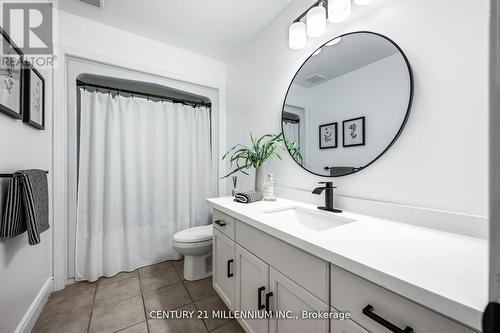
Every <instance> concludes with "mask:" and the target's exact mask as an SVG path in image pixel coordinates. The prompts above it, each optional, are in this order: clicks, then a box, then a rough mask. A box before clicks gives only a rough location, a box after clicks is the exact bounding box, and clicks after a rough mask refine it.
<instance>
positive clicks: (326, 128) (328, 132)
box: [319, 123, 338, 149]
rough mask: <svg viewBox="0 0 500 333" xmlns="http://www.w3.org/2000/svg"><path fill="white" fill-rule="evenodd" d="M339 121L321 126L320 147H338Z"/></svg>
mask: <svg viewBox="0 0 500 333" xmlns="http://www.w3.org/2000/svg"><path fill="white" fill-rule="evenodd" d="M337 147H338V143H337V123H330V124H324V125H320V126H319V149H330V148H337Z"/></svg>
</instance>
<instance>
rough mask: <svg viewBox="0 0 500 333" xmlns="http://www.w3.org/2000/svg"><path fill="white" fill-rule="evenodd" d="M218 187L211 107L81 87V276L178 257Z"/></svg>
mask: <svg viewBox="0 0 500 333" xmlns="http://www.w3.org/2000/svg"><path fill="white" fill-rule="evenodd" d="M214 192H215V191H214V186H213V182H212V181H211V147H210V113H209V110H208V109H207V108H204V107H196V108H194V107H191V106H185V105H183V104H173V103H170V102H153V101H149V100H146V99H143V98H137V97H136V98H133V97H123V96H114V97H113V96H112V95H109V94H102V93H98V92H89V91H81V124H80V149H79V177H78V207H77V233H76V275H75V276H76V279H77V280H89V281H94V280H96V279H97V278H99V277H100V276H112V275H115V274H116V273H118V272H120V271H131V270H134V269H136V268H138V267H142V266H145V265H150V264H152V263H156V262H159V261H162V260H167V259H178V254H177V252H176V251H175V250H174V249H173V248H172V237H173V234H174V233H175V232H177V231H179V230H182V229H185V228H189V227H192V226H196V225H204V224H208V223H209V210H208V207H207V205H206V203H205V199H206V198H207V197H210V196H213V195H214Z"/></svg>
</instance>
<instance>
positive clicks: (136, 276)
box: [33, 260, 244, 333]
mask: <svg viewBox="0 0 500 333" xmlns="http://www.w3.org/2000/svg"><path fill="white" fill-rule="evenodd" d="M174 309H175V310H191V311H196V310H200V311H203V310H210V311H211V310H226V311H227V307H226V306H225V304H224V303H223V302H222V300H221V299H220V298H219V296H218V295H217V294H216V293H215V290H214V289H213V288H212V279H211V278H207V279H204V280H199V281H194V282H190V281H185V280H184V279H183V278H182V260H181V261H166V262H163V263H160V264H157V265H153V266H148V267H143V268H139V269H138V270H136V271H134V272H130V273H127V272H123V273H119V274H117V275H115V276H114V277H111V278H101V279H99V280H98V281H97V282H94V283H88V282H79V283H75V284H72V285H69V286H67V287H66V288H65V289H64V290H61V291H57V292H55V293H53V294H52V295H50V298H49V300H48V302H47V304H46V305H45V307H44V309H43V311H42V313H41V315H40V317H39V318H38V321H37V322H36V324H35V327H34V328H33V332H38V333H52V332H54V333H58V332H64V333H80V332H81V333H87V332H103V333H105V332H121V333H143V332H151V333H157V332H158V333H160V332H165V333H176V332H180V333H198V332H209V331H210V332H213V333H239V332H244V331H243V329H242V328H241V326H240V325H239V324H238V323H237V322H236V321H235V320H230V319H212V318H211V319H203V320H202V319H179V320H173V319H151V318H149V316H148V314H149V312H150V311H151V310H174Z"/></svg>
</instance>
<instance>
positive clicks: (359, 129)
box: [342, 117, 365, 147]
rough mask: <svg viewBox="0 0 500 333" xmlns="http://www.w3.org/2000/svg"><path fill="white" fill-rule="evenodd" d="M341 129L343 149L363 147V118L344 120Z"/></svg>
mask: <svg viewBox="0 0 500 333" xmlns="http://www.w3.org/2000/svg"><path fill="white" fill-rule="evenodd" d="M342 127H343V131H342V141H343V142H342V144H343V146H344V147H354V146H364V145H365V117H358V118H353V119H348V120H344V121H343V122H342Z"/></svg>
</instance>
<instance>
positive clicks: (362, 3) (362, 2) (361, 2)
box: [354, 0, 375, 6]
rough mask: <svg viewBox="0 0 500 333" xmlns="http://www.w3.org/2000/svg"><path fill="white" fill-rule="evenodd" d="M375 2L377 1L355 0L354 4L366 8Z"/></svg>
mask: <svg viewBox="0 0 500 333" xmlns="http://www.w3.org/2000/svg"><path fill="white" fill-rule="evenodd" d="M373 1H375V0H354V3H355V4H356V5H357V6H365V5H369V4H371V3H372V2H373Z"/></svg>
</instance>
